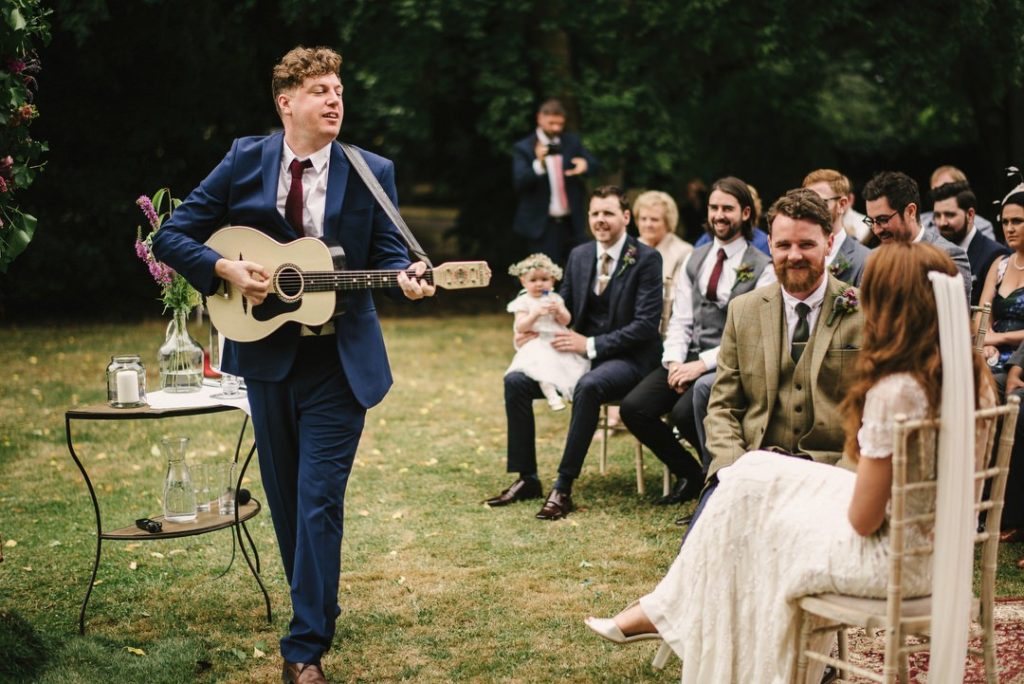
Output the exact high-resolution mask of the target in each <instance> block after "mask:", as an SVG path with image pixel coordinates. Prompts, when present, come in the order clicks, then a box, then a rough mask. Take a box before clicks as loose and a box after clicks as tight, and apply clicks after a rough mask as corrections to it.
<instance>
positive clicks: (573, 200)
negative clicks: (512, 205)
mask: <svg viewBox="0 0 1024 684" xmlns="http://www.w3.org/2000/svg"><path fill="white" fill-rule="evenodd" d="M559 139H560V145H561V147H562V152H561V154H562V166H563V168H565V169H571V168H572V159H573V157H583V158H584V159H586V160H587V167H588V169H587V174H586V175H591V174H593V173H595V172H596V171H597V160H596V159H594V157H593V156H592V155H591V154H590V153H589V152H587V150H586V149H585V148H584V147H583V143H582V142H581V141H580V138H579V136H578V135H575V134H573V133H562V135H561V136H559ZM536 144H537V134H536V133H533V134H531V135H528V136H526V137H525V138H523V139H522V140H520V141H519V142H517V143H516V144H515V145H514V146H513V147H512V177H513V180H514V182H515V187H516V194H517V195H518V196H519V204H518V206H516V216H515V220H514V221H513V223H512V230H513V231H514V232H515V233H516V234H517V235H522V236H523V237H525V238H529V239H531V240H538V239H540V237H541V235H543V234H544V230H545V229H546V228H547V224H548V206H549V205H550V204H551V185H550V183H549V181H548V175H547V174H543V175H540V176H538V175H537V174H536V173H535V172H534V170H533V161H534V160H535V159H536V158H537V155H536V154H535V153H534V151H533V147H534V145H536ZM565 194H566V196H567V197H568V199H569V211H570V218H571V219H572V230H573V237H574V238H575V239H576V240H577V241H582V240H583V239H584V237H585V236H586V235H587V209H586V205H585V201H586V197H585V195H586V188H585V187H584V185H583V177H582V176H568V177H567V178H566V179H565Z"/></svg>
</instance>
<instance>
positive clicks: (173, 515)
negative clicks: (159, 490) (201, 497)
mask: <svg viewBox="0 0 1024 684" xmlns="http://www.w3.org/2000/svg"><path fill="white" fill-rule="evenodd" d="M160 444H161V446H162V447H163V452H164V457H165V458H166V459H167V476H166V477H165V478H164V519H165V520H167V521H168V522H174V523H190V522H194V521H195V519H196V492H195V489H193V488H192V477H191V476H190V475H189V472H188V465H187V464H186V463H185V450H186V449H187V448H188V437H168V438H165V439H163V440H161V442H160Z"/></svg>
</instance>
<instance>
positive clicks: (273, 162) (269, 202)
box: [260, 133, 299, 240]
mask: <svg viewBox="0 0 1024 684" xmlns="http://www.w3.org/2000/svg"><path fill="white" fill-rule="evenodd" d="M283 154H284V133H276V134H274V135H272V136H270V137H269V138H267V141H266V143H265V144H264V145H263V154H262V155H261V158H260V166H261V171H262V175H263V205H264V206H265V207H266V209H267V214H268V215H270V216H274V218H275V219H276V221H275V225H274V228H276V229H277V231H278V232H279V233H281V234H282V235H283V236H284V237H285V239H286V240H291V239H294V238H296V237H299V236H297V235H296V234H295V231H294V230H292V227H291V225H290V224H289V223H288V221H286V220H285V218H284V217H283V216H281V212H279V211H278V210H277V184H278V181H279V178H280V175H281V157H282V155H283Z"/></svg>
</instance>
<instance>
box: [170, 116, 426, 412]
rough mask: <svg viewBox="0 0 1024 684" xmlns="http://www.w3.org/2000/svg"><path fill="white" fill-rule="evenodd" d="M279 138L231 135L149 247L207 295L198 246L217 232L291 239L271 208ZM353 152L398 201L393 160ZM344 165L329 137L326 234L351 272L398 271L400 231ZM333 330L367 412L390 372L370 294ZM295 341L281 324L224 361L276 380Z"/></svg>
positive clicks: (204, 253)
mask: <svg viewBox="0 0 1024 684" xmlns="http://www.w3.org/2000/svg"><path fill="white" fill-rule="evenodd" d="M283 141H284V134H283V133H280V132H279V133H275V134H273V135H269V136H266V137H249V138H239V139H237V140H235V142H234V143H233V144H232V146H231V151H229V152H228V154H227V156H225V157H224V160H223V161H221V163H220V164H218V165H217V167H216V168H215V169H214V170H213V171H212V172H210V175H209V176H207V177H206V179H205V180H203V182H202V183H200V184H199V187H197V188H196V189H195V190H193V191H192V193H191V194H190V195H189V196H188V197H187V198H186V199H185V201H184V202H183V203H182V204H181V206H179V207H178V208H177V209H176V210H175V212H174V214H173V215H172V216H171V218H170V219H168V220H167V221H166V222H165V223H164V225H163V226H162V227H161V228H160V230H158V231H157V233H156V236H155V238H154V240H153V253H154V254H155V255H156V257H157V258H158V259H160V260H161V261H163V262H164V263H166V264H168V265H170V266H171V267H172V268H174V269H175V270H177V271H178V272H180V273H181V274H182V275H184V276H185V278H186V279H188V281H189V282H190V283H192V285H194V286H195V287H196V288H197V289H198V290H199V291H200V292H202V293H204V294H212V293H213V292H214V291H215V290H216V289H217V286H218V284H219V282H220V280H219V278H217V277H216V275H215V274H214V264H215V263H216V262H217V259H219V258H220V255H218V254H217V253H216V252H214V251H213V250H211V249H209V248H208V247H206V246H205V245H203V242H205V241H206V240H207V239H208V238H209V237H210V235H212V234H213V232H214V231H216V230H217V229H218V228H221V227H223V226H225V225H237V226H250V227H252V228H257V229H259V230H261V231H263V232H264V233H266V234H267V235H269V236H270V237H272V238H274V239H275V240H278V241H279V242H288V241H290V240H292V239H294V238H295V233H294V231H293V230H292V228H291V226H290V225H289V224H288V222H287V221H285V219H284V217H283V216H281V214H280V212H278V210H277V184H278V175H279V172H280V168H281V155H282V153H283ZM359 151H360V153H361V154H362V155H363V158H364V159H366V163H367V164H368V165H369V167H370V170H371V171H372V172H373V175H374V176H375V177H376V178H377V179H378V180H379V181H380V183H381V185H382V186H383V187H384V190H385V192H386V193H387V194H388V196H389V197H390V198H391V200H392V202H394V203H395V204H396V205H397V203H398V201H397V200H398V193H397V191H396V190H395V177H394V176H395V173H394V165H393V164H392V163H391V162H390V161H388V160H387V159H384V158H383V157H379V156H377V155H375V154H371V153H369V152H365V151H363V150H359ZM350 169H351V166H350V164H349V162H348V159H346V158H345V153H344V152H343V151H342V149H341V146H340V145H339V144H338V143H337V142H335V143H333V144H332V149H331V158H330V166H329V171H328V179H327V200H326V207H325V210H324V236H325V237H327V238H331V239H333V240H335V241H336V242H338V243H339V244H341V246H342V248H343V249H344V250H345V256H346V258H347V266H348V267H349V268H352V269H399V268H405V267H406V266H408V265H409V256H408V252H407V251H406V247H405V244H404V242H403V241H402V238H401V236H400V235H399V232H398V230H397V229H396V228H395V226H394V225H393V224H392V223H391V221H390V220H389V219H388V218H387V215H386V214H385V213H384V210H383V209H381V208H380V206H378V204H377V202H376V201H375V200H374V198H373V195H372V194H370V191H369V189H368V188H367V187H366V185H365V184H364V183H363V182H362V180H361V179H360V178H359V176H358V174H357V173H355V172H354V171H352V172H351V173H350ZM335 326H336V332H335V338H336V341H337V346H338V355H339V357H340V359H341V365H342V367H343V368H344V370H345V374H346V376H347V377H348V381H349V385H350V386H351V388H352V392H353V394H354V395H355V397H356V400H357V401H358V402H359V403H360V404H361V405H362V406H363V407H365V408H369V407H371V406H373V405H375V404H377V403H379V402H380V401H381V399H383V398H384V395H385V394H387V391H388V389H389V388H390V387H391V382H392V378H391V369H390V367H389V365H388V358H387V352H386V350H385V348H384V338H383V336H382V334H381V330H380V322H379V321H378V319H377V310H376V307H375V306H374V303H373V297H372V296H371V295H370V292H369V291H368V290H365V291H357V292H354V293H352V294H350V295H349V297H348V305H347V309H346V311H345V313H344V314H342V315H341V317H339V318H337V319H336V320H335ZM298 344H299V326H298V325H296V324H287V325H284V326H282V327H281V328H279V329H278V330H276V331H275V332H274V333H273V334H271V335H269V336H268V337H266V338H264V339H262V340H258V341H256V342H246V343H236V342H231V341H228V342H227V343H226V344H225V347H224V358H223V360H222V364H221V366H222V368H223V369H224V370H225V371H226V372H228V373H232V374H236V375H241V376H243V377H245V378H251V379H254V380H262V381H269V382H275V381H279V380H282V379H283V378H284V377H285V376H286V375H287V373H288V371H289V370H290V369H291V367H292V363H293V362H294V360H295V355H296V352H297V350H298Z"/></svg>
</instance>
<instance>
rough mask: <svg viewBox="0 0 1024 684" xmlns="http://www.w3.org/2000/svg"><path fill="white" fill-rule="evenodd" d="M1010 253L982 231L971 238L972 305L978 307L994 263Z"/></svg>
mask: <svg viewBox="0 0 1024 684" xmlns="http://www.w3.org/2000/svg"><path fill="white" fill-rule="evenodd" d="M1009 253H1010V250H1009V249H1007V248H1006V247H1005V246H1004V245H1001V244H999V243H998V242H996V241H995V240H991V239H989V238H987V237H985V236H984V235H983V234H982V232H981V231H980V230H979V231H978V232H977V233H975V234H974V237H973V238H971V244H969V245H967V259H968V260H969V261H970V262H971V305H973V306H977V304H978V300H979V299H981V291H982V290H983V289H985V278H987V277H988V270H989V269H990V268H991V267H992V262H993V261H995V260H996V258H997V257H1000V256H1003V255H1006V254H1009Z"/></svg>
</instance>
